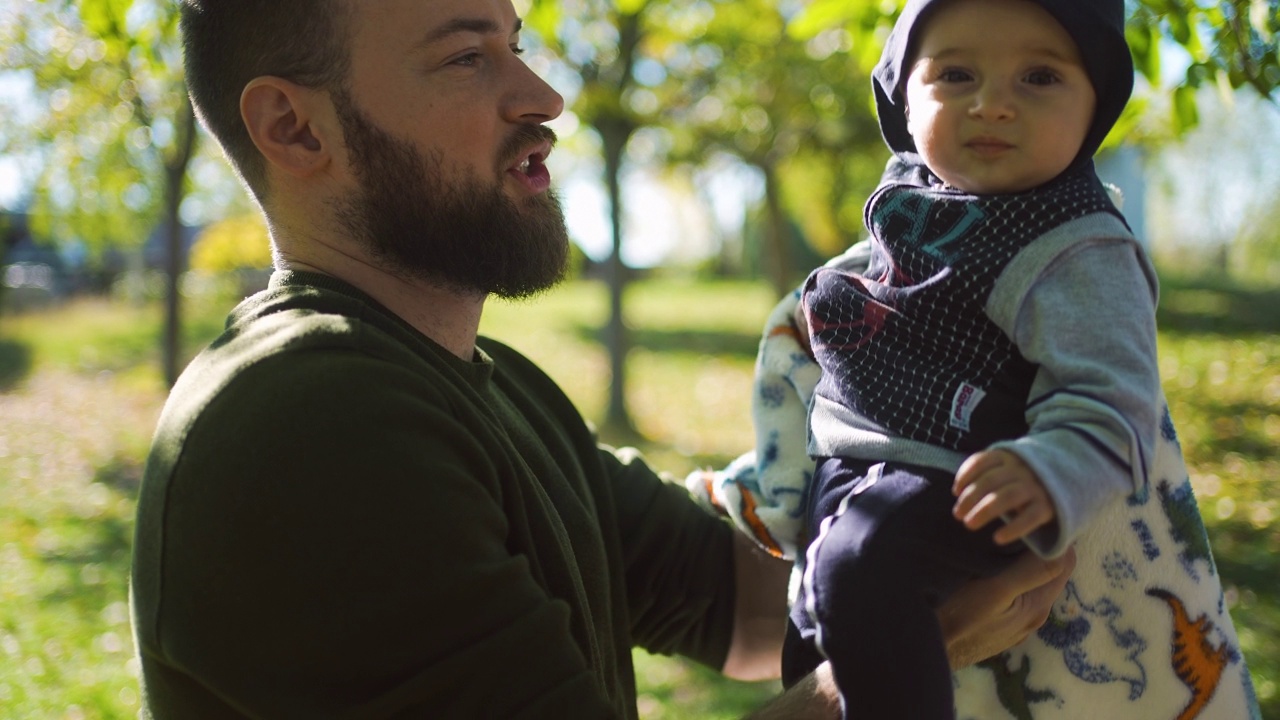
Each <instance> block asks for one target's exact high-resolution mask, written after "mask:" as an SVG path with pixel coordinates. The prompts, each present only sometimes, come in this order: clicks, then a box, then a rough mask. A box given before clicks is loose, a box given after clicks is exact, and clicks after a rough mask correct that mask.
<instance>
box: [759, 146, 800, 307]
mask: <svg viewBox="0 0 1280 720" xmlns="http://www.w3.org/2000/svg"><path fill="white" fill-rule="evenodd" d="M760 170H761V171H762V172H763V173H764V206H765V216H766V217H765V233H764V247H762V248H761V254H760V257H761V260H762V262H763V264H764V271H765V274H766V275H767V277H768V278H769V283H770V284H771V285H773V293H774V295H776V296H777V297H782V296H784V295H786V294H787V293H789V292H791V291H792V290H793V289H794V288H793V285H794V281H793V280H792V278H791V251H790V248H789V247H788V244H789V243H788V242H787V241H788V239H789V236H790V232H789V231H788V228H787V215H786V212H784V211H783V209H782V187H781V184H780V183H779V182H778V174H777V171H776V170H775V169H774V168H773V166H771V165H761V166H760Z"/></svg>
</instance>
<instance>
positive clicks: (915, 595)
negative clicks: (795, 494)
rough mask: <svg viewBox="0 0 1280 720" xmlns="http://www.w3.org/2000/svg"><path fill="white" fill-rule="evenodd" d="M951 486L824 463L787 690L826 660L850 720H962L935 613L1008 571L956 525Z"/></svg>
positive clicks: (785, 658) (790, 641) (810, 510)
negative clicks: (961, 592) (962, 590)
mask: <svg viewBox="0 0 1280 720" xmlns="http://www.w3.org/2000/svg"><path fill="white" fill-rule="evenodd" d="M953 481H954V475H953V474H952V473H950V472H946V471H943V470H936V469H933V468H926V467H919V466H914V465H906V464H900V463H873V462H866V461H861V460H850V459H847V458H821V459H819V461H818V467H817V472H816V473H815V476H814V479H813V484H812V486H811V487H810V491H809V499H808V503H807V508H806V519H807V527H808V528H809V547H808V551H807V552H806V565H805V572H804V582H803V583H802V585H801V588H800V593H799V596H798V597H797V599H796V602H795V604H794V605H793V606H792V608H791V623H790V626H789V628H788V631H787V639H786V644H785V645H784V647H783V655H782V679H783V684H784V685H786V686H788V687H789V686H791V685H792V684H794V683H795V682H796V681H798V680H800V679H801V678H803V677H804V676H805V675H807V674H809V673H810V672H811V671H812V670H813V669H814V668H815V667H817V666H818V665H819V664H820V663H821V662H822V660H823V659H824V658H826V659H828V660H830V661H831V668H832V671H833V673H834V675H835V680H836V685H837V686H838V687H839V689H840V699H841V704H842V707H843V708H845V710H846V714H848V710H849V709H852V710H853V716H854V717H855V718H873V719H874V720H899V719H902V720H935V719H950V718H954V717H955V709H954V698H953V692H952V683H951V669H950V666H949V665H948V663H947V655H946V648H945V646H944V644H943V640H942V631H941V629H940V628H939V625H938V620H937V616H936V615H935V614H934V608H936V607H937V606H938V604H939V603H940V602H941V601H942V600H943V599H944V598H946V597H947V595H949V594H950V593H952V592H953V591H955V590H956V589H957V588H958V587H959V586H960V585H962V584H963V583H964V582H965V581H967V580H971V579H973V578H976V577H988V576H991V575H995V574H997V573H999V572H1000V571H1001V570H1003V569H1004V568H1006V567H1008V566H1009V564H1010V563H1011V562H1013V560H1014V558H1016V557H1017V556H1018V555H1019V554H1020V553H1022V552H1023V551H1025V549H1026V546H1025V545H1023V544H1022V543H1013V544H1011V545H1007V546H1003V547H1001V546H999V545H996V544H995V542H994V541H993V540H992V538H991V535H992V533H994V532H995V530H996V528H997V527H999V523H998V522H993V523H991V524H990V525H988V526H987V527H985V528H982V529H981V530H979V531H977V532H974V531H970V530H968V529H966V528H965V527H964V525H962V524H961V523H960V521H959V520H956V519H955V518H953V517H952V515H951V508H952V506H953V505H954V504H955V498H954V497H953V496H952V494H951V485H952V482H953Z"/></svg>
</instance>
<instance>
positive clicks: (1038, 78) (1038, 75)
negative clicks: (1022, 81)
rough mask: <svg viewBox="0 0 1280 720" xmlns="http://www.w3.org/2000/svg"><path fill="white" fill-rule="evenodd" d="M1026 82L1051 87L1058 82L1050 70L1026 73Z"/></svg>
mask: <svg viewBox="0 0 1280 720" xmlns="http://www.w3.org/2000/svg"><path fill="white" fill-rule="evenodd" d="M1026 81H1027V82H1029V83H1031V84H1032V85H1052V84H1054V83H1056V82H1058V81H1059V80H1058V74H1057V73H1055V72H1054V71H1052V70H1048V69H1041V70H1032V71H1031V72H1029V73H1027V76H1026Z"/></svg>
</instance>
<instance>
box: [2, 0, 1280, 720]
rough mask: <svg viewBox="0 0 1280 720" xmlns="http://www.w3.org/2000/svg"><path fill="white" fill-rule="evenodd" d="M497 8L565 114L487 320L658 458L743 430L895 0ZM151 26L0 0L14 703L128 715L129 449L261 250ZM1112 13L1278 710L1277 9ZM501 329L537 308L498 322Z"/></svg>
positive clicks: (1192, 454) (1185, 370)
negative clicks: (506, 11)
mask: <svg viewBox="0 0 1280 720" xmlns="http://www.w3.org/2000/svg"><path fill="white" fill-rule="evenodd" d="M516 6H517V9H518V11H519V12H520V13H521V14H522V15H523V16H524V17H525V19H526V26H527V28H528V30H527V31H526V32H525V34H524V38H523V43H524V44H525V45H526V47H527V48H528V50H529V52H528V53H527V54H526V58H527V60H528V62H529V63H530V65H531V66H533V67H534V68H535V69H536V70H537V71H538V72H539V73H541V74H542V75H543V76H544V77H546V78H548V80H549V81H550V82H551V83H552V84H553V85H554V86H555V87H556V88H557V89H559V90H560V91H561V92H562V93H563V94H565V96H566V100H567V103H568V104H567V107H568V111H567V112H566V113H565V115H564V116H563V117H561V118H560V119H558V120H557V121H556V122H555V123H554V124H553V127H554V128H555V129H556V130H557V132H558V133H559V134H560V136H561V138H562V140H561V143H560V145H559V146H558V149H557V151H556V153H555V154H554V155H553V156H552V157H551V159H550V162H551V166H552V172H553V175H555V177H556V178H557V180H558V183H559V184H561V185H562V186H563V187H564V188H565V194H564V197H565V199H566V211H567V212H568V214H569V219H570V227H571V230H572V231H573V234H574V239H575V241H576V246H575V248H576V251H575V264H574V267H575V269H576V271H577V272H576V275H577V276H578V277H579V279H578V280H575V281H574V282H572V283H570V284H569V285H568V286H566V288H564V289H562V290H560V291H557V292H556V293H554V294H553V295H552V296H550V297H548V298H546V299H544V300H543V301H541V302H542V303H543V304H541V305H540V306H539V308H540V309H538V310H531V309H529V308H525V307H510V306H507V305H505V304H500V305H497V306H495V308H494V309H492V310H490V311H489V312H487V313H486V329H487V331H489V332H493V333H495V334H497V335H499V336H500V337H503V338H504V339H510V340H511V341H512V342H515V343H516V344H517V345H518V346H519V347H521V348H522V349H524V350H526V351H528V352H530V354H532V355H533V356H534V357H535V358H536V359H539V360H541V361H543V362H544V363H546V364H547V366H548V367H550V368H552V369H554V370H555V371H556V372H557V373H559V374H557V377H559V378H560V379H561V380H562V381H563V382H565V383H566V385H567V386H569V387H571V388H572V392H573V393H574V399H575V401H577V402H578V403H579V404H580V406H581V407H582V408H583V410H584V414H586V415H587V416H588V417H589V418H591V419H592V420H594V421H597V422H599V423H600V424H601V426H602V428H603V430H604V432H605V433H606V437H607V438H609V439H610V440H613V441H615V442H622V441H627V442H635V443H637V444H639V445H641V446H642V447H644V448H646V449H647V450H648V451H649V452H650V453H651V454H652V455H653V456H654V457H655V458H656V460H657V464H658V465H659V466H660V467H664V468H668V469H670V470H672V471H673V472H676V473H682V472H685V471H687V470H688V469H690V468H692V467H694V466H696V465H699V464H712V465H714V464H718V463H723V462H725V461H727V459H729V458H730V457H732V456H733V455H735V454H736V453H737V452H739V451H740V450H741V449H744V448H745V446H746V444H748V443H749V442H750V436H749V427H748V424H747V422H746V417H747V408H748V392H749V376H750V366H751V356H752V354H753V352H754V346H755V336H756V332H757V330H758V327H759V325H760V323H761V322H762V320H763V318H764V316H765V314H766V313H767V311H768V308H769V307H770V305H771V304H772V301H773V299H774V298H776V297H777V296H778V295H779V294H781V293H783V292H786V291H787V290H789V289H790V288H791V287H794V285H795V284H796V283H797V282H798V281H799V280H800V279H802V278H803V277H804V275H805V274H806V273H807V272H808V270H809V269H810V268H811V267H813V266H814V265H815V264H817V263H819V262H821V261H822V260H824V259H825V258H827V257H829V256H831V255H833V254H835V253H837V252H839V251H841V250H842V249H844V248H845V247H846V246H847V245H848V244H850V243H851V242H852V241H854V240H856V239H858V237H859V236H861V234H862V232H863V231H862V220H861V218H862V204H863V202H864V200H865V197H866V195H867V193H868V192H869V191H870V190H871V189H872V188H873V187H874V185H875V183H876V181H877V179H878V178H879V175H880V171H881V169H882V168H883V164H884V161H885V160H886V158H887V156H888V154H887V151H886V150H885V148H884V146H883V142H882V141H881V139H880V135H879V130H878V127H877V125H876V123H875V119H874V113H873V110H872V106H871V98H870V92H869V83H868V74H869V71H870V68H871V67H872V65H873V64H874V62H875V61H876V59H877V58H878V56H879V52H880V47H881V43H882V42H883V39H884V36H885V34H886V33H887V31H888V28H889V27H890V26H891V24H892V21H893V18H894V14H895V13H896V12H897V9H898V7H899V6H900V3H899V2H898V1H897V0H877V1H874V2H873V1H872V0H804V1H802V0H610V1H605V0H518V1H517V2H516ZM175 8H176V4H175V3H172V2H168V1H167V0H80V1H79V2H72V1H71V0H9V2H5V3H0V497H3V498H4V501H3V504H0V520H3V522H0V608H4V609H3V611H0V709H7V708H8V707H10V706H13V707H21V708H26V709H27V710H26V711H24V712H26V714H25V715H23V714H17V715H15V716H19V717H22V716H31V717H68V718H71V717H125V716H130V717H132V712H133V710H132V708H133V707H135V706H136V688H135V687H134V685H133V681H132V680H131V678H130V676H129V673H130V672H131V669H130V668H129V667H128V666H127V664H126V662H125V658H127V651H128V635H127V633H128V629H127V623H125V621H124V620H123V619H122V618H123V617H124V615H123V614H122V607H123V606H122V605H121V603H123V602H124V596H123V586H122V585H120V579H121V578H122V577H123V576H124V573H125V572H126V571H127V548H128V533H129V531H130V530H129V528H130V527H131V525H130V523H131V508H132V505H131V502H132V500H131V497H132V495H131V493H132V489H133V487H134V485H135V484H136V482H137V479H138V477H139V473H140V467H141V461H142V457H143V455H144V453H145V446H146V438H147V436H148V434H149V432H150V428H151V424H152V423H153V422H154V413H155V412H156V411H157V409H158V407H159V403H160V402H161V401H162V399H163V391H164V388H165V387H167V384H169V383H171V382H172V380H173V378H174V377H175V376H176V374H177V372H178V371H180V369H181V367H182V366H183V364H184V363H185V361H186V360H187V359H188V358H189V357H190V356H191V354H193V353H194V352H195V351H196V350H197V349H198V348H199V347H200V346H201V345H202V344H204V343H206V342H208V340H209V339H210V338H211V337H213V336H214V335H215V334H216V332H217V329H218V328H219V327H220V324H221V316H222V315H224V314H225V311H226V310H227V309H228V308H229V307H230V306H231V305H232V304H234V302H235V301H236V299H237V298H239V297H243V296H244V295H246V294H248V293H250V292H252V291H253V290H254V289H256V288H258V287H261V286H262V284H263V283H264V282H265V278H266V276H267V269H268V267H269V264H270V255H269V248H268V244H267V239H266V230H265V228H264V226H263V225H262V223H261V220H260V219H259V218H258V217H257V214H256V208H255V207H253V205H252V203H251V202H250V201H249V199H248V198H247V196H246V194H245V192H244V191H243V189H242V188H241V186H240V183H239V182H238V180H237V178H235V177H234V175H233V174H232V173H231V172H230V170H229V167H228V165H227V164H226V163H225V161H224V160H223V158H222V157H221V153H220V151H219V150H218V148H217V147H216V145H215V144H214V143H213V142H212V141H211V139H210V138H209V137H208V136H207V135H206V134H204V132H203V131H202V130H200V129H199V128H198V126H197V124H196V120H195V117H194V115H193V113H192V110H191V107H190V105H189V103H188V102H187V99H186V93H185V90H184V86H183V79H182V75H181V63H180V48H179V43H178V38H177V27H176V12H175ZM1127 8H1128V12H1129V21H1128V29H1127V34H1128V40H1129V43H1130V46H1131V48H1132V49H1133V54H1134V58H1135V65H1136V67H1137V68H1138V74H1139V78H1138V88H1137V91H1136V92H1135V96H1134V99H1133V101H1132V102H1131V103H1130V105H1129V107H1128V108H1127V110H1126V112H1125V115H1124V117H1123V118H1122V119H1121V121H1120V123H1118V125H1117V127H1116V129H1115V130H1114V131H1113V132H1112V134H1111V136H1110V137H1109V138H1108V144H1107V148H1106V149H1105V150H1104V153H1103V155H1104V160H1105V159H1108V158H1123V157H1132V156H1136V157H1138V158H1140V162H1139V164H1138V170H1137V173H1136V174H1137V175H1138V176H1139V177H1140V178H1141V179H1142V182H1143V184H1144V186H1145V188H1146V196H1145V197H1144V195H1143V194H1136V195H1135V196H1134V197H1132V198H1130V200H1129V204H1128V205H1127V206H1126V208H1125V210H1126V213H1130V214H1131V218H1138V217H1142V216H1143V215H1144V213H1145V218H1146V219H1145V227H1146V229H1147V232H1146V233H1144V235H1145V237H1146V239H1147V240H1149V242H1150V249H1151V251H1152V253H1153V255H1154V257H1155V258H1156V261H1157V265H1158V266H1159V267H1160V268H1161V270H1162V272H1163V273H1164V274H1165V275H1166V283H1165V292H1164V295H1163V297H1162V303H1161V325H1162V328H1164V329H1163V331H1162V338H1161V342H1162V347H1161V352H1162V371H1163V374H1164V376H1165V382H1166V387H1167V390H1168V393H1169V395H1170V398H1171V400H1173V401H1174V402H1175V403H1177V404H1178V406H1177V407H1176V408H1175V414H1176V415H1178V416H1179V418H1180V421H1182V422H1185V423H1186V424H1187V425H1186V428H1185V429H1184V442H1185V443H1186V445H1187V447H1188V448H1189V451H1188V454H1189V458H1190V459H1191V461H1192V464H1193V466H1194V471H1193V472H1194V476H1193V478H1192V479H1193V483H1194V484H1195V487H1196V490H1197V492H1198V493H1200V495H1201V497H1202V501H1203V502H1205V503H1206V505H1205V508H1204V509H1205V514H1206V517H1207V518H1208V519H1209V520H1210V522H1211V525H1212V528H1211V529H1212V531H1213V533H1214V538H1215V542H1216V543H1218V544H1219V552H1220V553H1221V554H1224V555H1225V557H1224V558H1223V559H1222V566H1223V572H1224V576H1226V575H1228V574H1229V573H1230V578H1231V580H1232V581H1233V583H1234V584H1233V585H1232V587H1233V588H1235V589H1234V590H1233V591H1232V592H1233V593H1234V595H1233V599H1232V602H1233V603H1235V606H1234V608H1233V612H1235V613H1236V616H1237V622H1239V623H1240V624H1241V625H1242V636H1243V637H1244V638H1245V640H1246V641H1247V642H1248V643H1252V644H1251V645H1250V646H1249V648H1247V652H1252V653H1254V654H1253V655H1251V656H1250V659H1251V662H1254V658H1255V657H1256V658H1257V662H1255V663H1254V675H1255V681H1256V683H1257V684H1258V685H1259V692H1260V694H1261V695H1263V700H1264V716H1265V717H1267V718H1269V719H1273V720H1280V697H1278V696H1277V693H1276V688H1275V679H1276V678H1277V677H1278V676H1280V651H1278V650H1277V649H1276V646H1277V645H1280V643H1277V638H1278V637H1280V606H1278V605H1277V603H1280V588H1278V587H1277V578H1280V567H1278V566H1277V565H1276V561H1275V560H1274V558H1275V557H1276V555H1277V553H1278V552H1280V539H1278V538H1280V531H1278V530H1277V525H1276V521H1275V515H1276V512H1277V508H1276V501H1275V500H1274V499H1272V496H1273V495H1274V492H1275V487H1276V480H1277V470H1278V468H1277V463H1280V459H1278V457H1277V452H1276V449H1275V448H1276V447H1277V446H1278V445H1280V376H1278V375H1277V374H1276V373H1277V370H1276V368H1277V367H1280V350H1278V349H1277V347H1276V344H1275V341H1274V337H1275V336H1276V334H1277V331H1280V317H1278V316H1277V314H1276V308H1280V302H1277V301H1278V300H1280V296H1277V295H1276V292H1277V291H1276V289H1275V288H1276V287H1277V285H1278V284H1280V283H1277V280H1276V278H1280V230H1277V228H1280V202H1277V199H1280V170H1277V167H1280V149H1278V148H1280V111H1277V108H1276V105H1275V101H1274V93H1275V89H1276V87H1277V84H1280V54H1278V53H1277V39H1276V33H1277V31H1280V0H1196V1H1192V0H1128V1H1127ZM655 188H656V190H655ZM593 212H594V215H596V216H598V217H595V218H594V219H593V217H594V216H593ZM655 247H661V248H663V249H662V250H661V252H659V253H657V254H656V255H655V254H654V253H653V252H649V251H650V250H651V249H652V248H655ZM636 257H640V258H643V259H641V260H638V261H637V260H633V259H632V258H636ZM693 306H697V307H699V308H707V310H706V312H700V313H698V314H696V315H695V314H693V313H690V312H689V311H688V308H689V307H693ZM530 313H533V314H534V315H536V316H537V317H539V318H540V319H542V320H544V321H545V322H541V323H527V322H523V321H518V320H510V319H508V318H515V317H521V318H528V317H529V314H530ZM560 350H563V352H560ZM630 378H634V379H633V380H632V379H630ZM639 662H640V674H641V680H642V683H643V684H644V688H645V690H644V693H643V697H642V705H643V706H644V708H645V714H646V716H647V717H650V718H658V717H689V716H691V714H692V716H697V717H704V716H705V717H714V716H723V717H729V716H732V713H734V712H737V708H741V707H747V706H750V704H752V703H753V702H755V701H756V700H757V699H758V698H759V697H761V696H762V694H768V693H769V692H771V691H772V689H771V688H770V687H764V688H761V689H757V690H754V691H751V690H747V691H744V690H742V689H741V688H739V687H738V686H733V685H729V686H724V685H721V684H718V681H717V680H715V679H714V678H711V677H710V676H708V675H707V674H706V673H702V672H701V671H699V670H696V669H692V668H689V667H687V666H685V665H682V664H678V663H677V664H669V663H668V662H667V661H665V660H662V659H651V658H647V657H645V656H643V655H642V656H640V660H639ZM1268 688H1269V689H1268ZM753 692H754V693H755V694H752V693H753ZM19 699H20V700H21V703H22V704H15V703H18V702H19ZM691 707H693V708H697V710H696V712H691V711H689V708H691ZM32 708H34V709H32ZM726 713H728V714H726ZM8 714H13V713H8Z"/></svg>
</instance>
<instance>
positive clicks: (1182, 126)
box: [1173, 85, 1200, 133]
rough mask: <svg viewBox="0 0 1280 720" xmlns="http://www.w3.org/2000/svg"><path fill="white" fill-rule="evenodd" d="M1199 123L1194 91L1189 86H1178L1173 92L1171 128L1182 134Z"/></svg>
mask: <svg viewBox="0 0 1280 720" xmlns="http://www.w3.org/2000/svg"><path fill="white" fill-rule="evenodd" d="M1199 122H1200V112H1199V111H1198V110H1197V109H1196V89H1195V88H1194V87H1191V86H1190V85H1179V86H1178V87H1177V88H1175V89H1174V91H1173V127H1174V130H1175V131H1176V132H1178V133H1184V132H1186V131H1188V130H1190V129H1191V128H1193V127H1195V126H1196V125H1197V124H1199Z"/></svg>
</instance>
